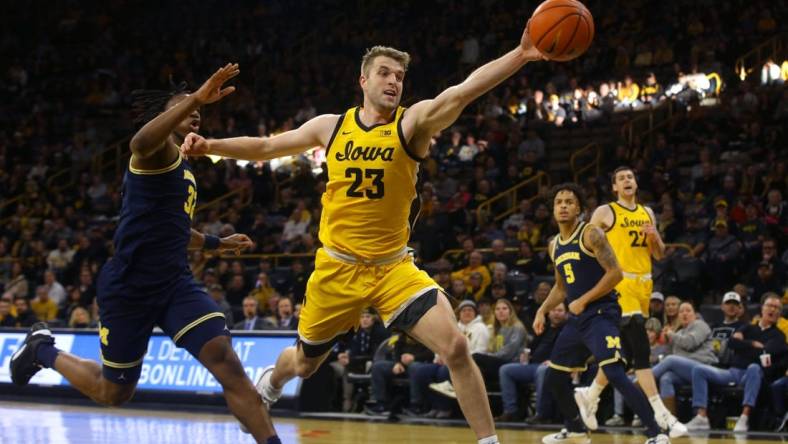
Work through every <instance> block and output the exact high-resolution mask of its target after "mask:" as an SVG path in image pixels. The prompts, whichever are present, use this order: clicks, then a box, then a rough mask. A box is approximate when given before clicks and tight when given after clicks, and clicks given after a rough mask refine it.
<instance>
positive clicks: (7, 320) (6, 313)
mask: <svg viewBox="0 0 788 444" xmlns="http://www.w3.org/2000/svg"><path fill="white" fill-rule="evenodd" d="M16 322H17V321H16V316H14V315H12V314H11V304H10V303H9V302H8V301H7V300H6V299H0V327H16V326H17V325H16Z"/></svg>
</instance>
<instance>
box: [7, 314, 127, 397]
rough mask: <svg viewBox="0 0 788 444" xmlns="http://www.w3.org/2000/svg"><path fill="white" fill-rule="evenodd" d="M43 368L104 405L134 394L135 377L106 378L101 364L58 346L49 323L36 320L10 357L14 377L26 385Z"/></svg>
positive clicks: (12, 378) (16, 381)
mask: <svg viewBox="0 0 788 444" xmlns="http://www.w3.org/2000/svg"><path fill="white" fill-rule="evenodd" d="M42 368H52V369H54V370H55V371H57V372H58V373H60V374H61V375H63V377H65V378H66V379H67V380H68V382H70V383H71V385H72V386H73V387H74V388H76V389H77V390H79V391H80V392H82V393H83V394H84V395H85V396H87V397H89V398H90V399H92V400H93V401H95V402H96V403H98V404H101V405H107V406H117V405H120V404H123V403H125V402H126V401H128V400H129V399H131V397H132V396H133V395H134V388H135V387H136V385H137V384H136V381H131V380H130V382H129V384H116V383H114V382H112V381H109V380H107V379H105V378H104V376H103V375H102V372H101V364H99V363H98V362H95V361H91V360H88V359H82V358H80V357H78V356H74V355H72V354H70V353H66V352H64V351H63V350H60V349H58V348H57V347H55V338H54V336H52V332H50V331H49V328H48V327H47V324H46V323H44V322H38V323H36V324H34V325H33V326H32V327H31V328H30V331H29V332H28V334H27V337H26V338H25V341H24V342H23V344H22V345H21V346H20V347H19V349H17V351H16V352H15V353H14V355H13V356H12V357H11V363H10V371H11V380H12V381H13V382H14V384H17V385H27V383H28V382H29V381H30V379H31V378H32V377H33V376H34V375H35V374H36V373H38V372H39V371H40V370H41V369H42Z"/></svg>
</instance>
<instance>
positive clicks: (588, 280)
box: [552, 222, 616, 306]
mask: <svg viewBox="0 0 788 444" xmlns="http://www.w3.org/2000/svg"><path fill="white" fill-rule="evenodd" d="M588 227H589V225H588V224H586V223H585V222H580V223H579V224H578V225H577V228H575V231H574V232H573V233H572V235H571V236H569V239H566V240H562V239H561V235H560V234H559V235H558V236H556V239H555V247H554V248H553V254H552V259H553V262H554V263H555V269H556V270H557V271H558V273H560V274H561V276H562V277H563V278H564V284H565V287H566V304H567V305H569V304H571V303H572V302H573V301H574V300H575V299H578V298H580V297H581V296H583V295H584V294H585V293H586V292H588V290H590V289H592V288H594V286H595V285H596V284H597V282H599V281H600V280H601V279H602V276H604V275H605V269H604V268H602V266H601V265H599V261H597V259H596V256H595V255H594V253H592V252H591V251H590V250H588V249H587V248H586V247H585V245H583V233H584V232H585V230H586V229H587V228H588ZM608 302H613V303H615V302H616V293H615V291H611V292H610V294H608V295H605V296H602V297H601V298H599V299H597V300H595V301H593V302H592V303H591V305H599V304H602V303H608ZM589 306H590V305H589Z"/></svg>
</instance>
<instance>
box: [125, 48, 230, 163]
mask: <svg viewBox="0 0 788 444" xmlns="http://www.w3.org/2000/svg"><path fill="white" fill-rule="evenodd" d="M239 72H240V71H239V70H238V64H237V63H228V64H227V65H225V66H223V67H221V68H219V69H218V70H217V71H216V72H215V73H214V74H213V75H212V76H211V77H210V78H208V80H206V81H205V83H203V84H202V86H200V88H199V89H198V90H197V91H195V92H194V93H193V94H189V95H188V96H186V98H185V99H183V100H181V101H180V102H178V104H177V105H175V106H173V107H172V108H170V109H168V110H166V111H164V112H163V113H161V114H159V115H158V116H156V117H155V118H154V119H153V120H151V121H150V122H148V123H146V124H145V126H143V127H142V128H140V130H139V131H137V133H136V134H134V137H132V138H131V142H129V148H131V152H132V153H133V154H134V156H136V157H138V158H145V157H148V156H150V155H152V154H154V153H155V152H157V151H159V150H160V149H161V148H162V147H164V143H165V142H166V141H167V138H168V137H170V134H172V132H173V131H175V128H176V127H177V126H178V125H179V124H180V123H181V122H182V121H183V120H184V119H185V118H187V117H188V116H189V114H191V113H193V112H194V111H195V110H196V109H197V108H199V107H201V106H203V105H207V104H209V103H213V102H216V101H218V100H221V99H222V98H224V97H226V96H227V95H229V94H231V93H232V92H233V91H235V87H234V86H228V87H227V88H222V86H223V85H224V83H225V82H227V81H228V80H230V79H232V78H233V77H235V76H237V75H238V73H239Z"/></svg>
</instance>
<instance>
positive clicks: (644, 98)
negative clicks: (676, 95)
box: [640, 72, 663, 105]
mask: <svg viewBox="0 0 788 444" xmlns="http://www.w3.org/2000/svg"><path fill="white" fill-rule="evenodd" d="M662 94H663V93H662V85H660V84H659V83H657V76H656V75H654V73H653V72H650V73H648V76H647V77H646V84H645V85H643V88H642V89H641V90H640V101H641V102H643V103H644V104H650V105H656V104H657V103H658V102H659V99H660V98H661V97H662Z"/></svg>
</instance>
